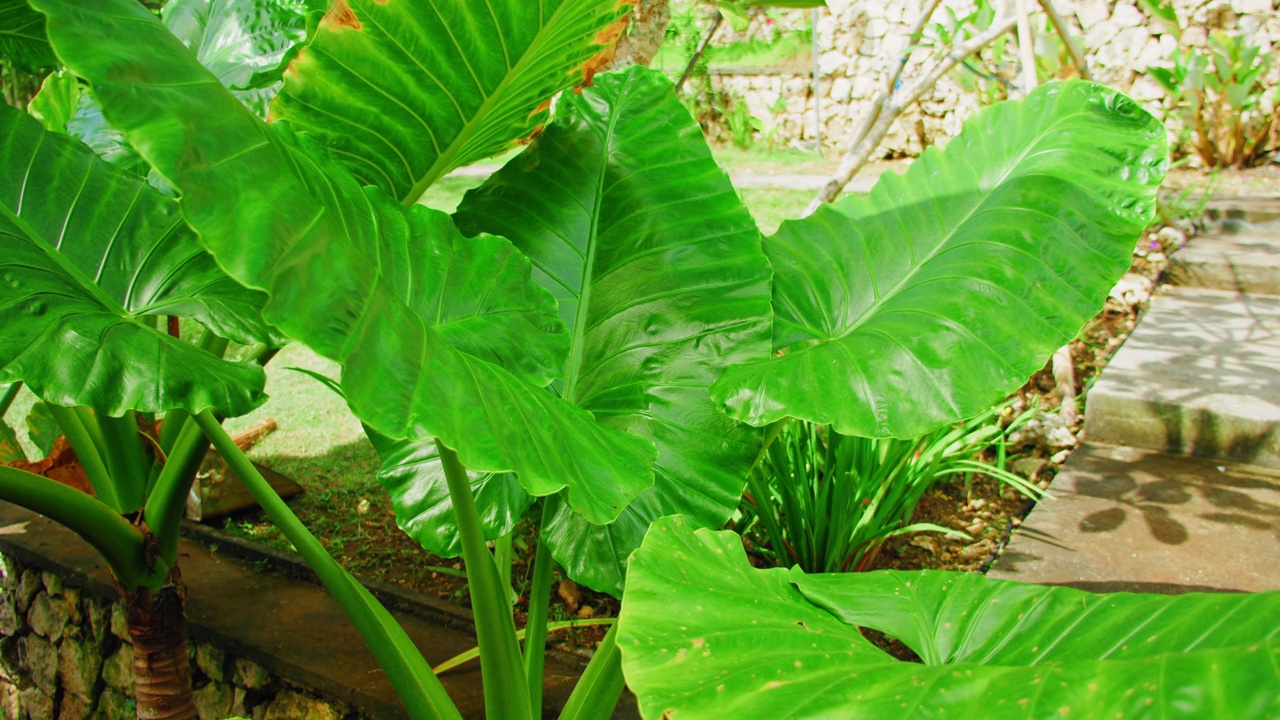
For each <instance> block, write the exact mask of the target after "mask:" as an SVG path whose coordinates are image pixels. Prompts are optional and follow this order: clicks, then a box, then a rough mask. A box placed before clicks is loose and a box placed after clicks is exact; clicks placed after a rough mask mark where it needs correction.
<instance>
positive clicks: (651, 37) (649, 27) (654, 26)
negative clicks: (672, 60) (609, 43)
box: [608, 0, 671, 70]
mask: <svg viewBox="0 0 1280 720" xmlns="http://www.w3.org/2000/svg"><path fill="white" fill-rule="evenodd" d="M667 3H668V0H640V2H638V3H636V5H635V7H634V8H633V9H632V10H631V27H630V28H629V29H628V30H627V34H626V35H624V36H623V37H622V39H621V40H619V41H618V49H617V52H616V53H615V54H614V57H613V62H612V63H611V64H610V66H609V68H608V69H609V70H621V69H623V68H625V67H629V66H631V65H648V64H649V61H650V60H653V56H654V55H656V54H657V53H658V47H659V46H661V45H662V40H663V38H665V37H666V34H667V24H668V23H670V22H671V8H669V7H667Z"/></svg>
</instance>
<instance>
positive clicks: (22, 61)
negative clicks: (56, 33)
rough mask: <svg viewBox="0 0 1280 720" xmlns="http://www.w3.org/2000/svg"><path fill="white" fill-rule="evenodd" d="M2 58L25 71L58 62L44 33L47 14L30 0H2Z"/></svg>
mask: <svg viewBox="0 0 1280 720" xmlns="http://www.w3.org/2000/svg"><path fill="white" fill-rule="evenodd" d="M0 58H4V59H6V60H8V61H9V62H11V63H13V65H14V66H15V67H17V68H18V69H19V70H21V71H23V72H35V71H36V70H39V69H41V68H50V67H53V66H55V65H57V64H58V58H56V57H54V54H53V50H52V49H51V48H50V47H49V41H48V40H47V39H46V38H45V34H44V16H42V15H41V14H40V13H38V12H36V11H35V10H32V9H31V6H29V5H27V0H0Z"/></svg>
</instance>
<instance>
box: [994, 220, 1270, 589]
mask: <svg viewBox="0 0 1280 720" xmlns="http://www.w3.org/2000/svg"><path fill="white" fill-rule="evenodd" d="M1210 214H1211V216H1212V217H1215V218H1217V219H1218V220H1219V222H1218V226H1217V227H1216V228H1215V229H1214V230H1213V231H1212V232H1209V233H1206V234H1205V235H1202V236H1200V237H1197V238H1195V239H1194V240H1192V241H1191V243H1189V244H1188V245H1187V247H1186V248H1184V249H1183V250H1182V251H1181V252H1179V254H1178V255H1176V256H1175V257H1174V258H1173V260H1174V267H1173V268H1172V269H1171V271H1170V273H1169V277H1170V280H1171V284H1170V285H1167V286H1165V287H1164V288H1162V289H1161V290H1160V292H1158V293H1157V294H1156V295H1155V296H1154V297H1153V298H1152V303H1151V308H1150V310H1149V311H1148V312H1147V314H1146V315H1145V316H1144V317H1143V318H1142V320H1141V322H1140V323H1139V324H1138V327H1137V329H1135V330H1134V332H1133V334H1132V335H1131V336H1130V337H1129V339H1128V341H1127V342H1126V343H1125V345H1124V347H1122V348H1121V349H1120V351H1119V352H1118V353H1117V354H1116V355H1115V357H1114V358H1112V360H1111V363H1110V364H1109V365H1108V366H1107V368H1106V370H1104V371H1103V373H1102V376H1101V378H1100V379H1099V381H1098V382H1097V383H1096V384H1095V385H1094V387H1093V388H1092V390H1091V391H1090V393H1089V396H1088V408H1087V413H1086V415H1085V427H1084V433H1083V439H1084V440H1085V442H1084V443H1083V445H1082V446H1081V447H1080V449H1078V450H1077V451H1076V452H1075V453H1073V454H1072V456H1071V457H1070V459H1068V460H1067V463H1066V465H1065V466H1064V467H1063V470H1062V472H1061V473H1060V474H1059V475H1058V477H1057V478H1056V479H1055V480H1054V482H1053V485H1052V486H1051V487H1050V489H1049V494H1048V495H1049V496H1048V498H1047V499H1046V500H1044V501H1043V502H1041V503H1040V504H1039V505H1038V506H1037V507H1036V509H1035V510H1034V511H1032V513H1031V515H1030V516H1029V517H1028V518H1027V520H1026V522H1024V523H1023V526H1022V530H1021V531H1020V532H1019V533H1018V534H1017V535H1016V536H1015V537H1014V540H1013V542H1011V543H1010V545H1009V547H1008V548H1007V549H1006V550H1005V552H1004V554H1003V555H1002V556H1001V557H1000V560H999V561H998V562H997V563H996V566H995V567H994V568H993V569H992V571H991V576H992V577H1002V578H1009V579H1016V580H1023V581H1027V582H1040V583H1053V584H1064V585H1074V586H1077V587H1084V588H1089V589H1097V590H1147V591H1157V592H1184V591H1189V590H1245V591H1256V590H1268V589H1280V562H1278V560H1280V200H1271V201H1267V200H1258V199H1247V200H1246V199H1238V200H1225V201H1224V200H1219V201H1216V202H1215V204H1214V206H1213V207H1212V208H1211V213H1210Z"/></svg>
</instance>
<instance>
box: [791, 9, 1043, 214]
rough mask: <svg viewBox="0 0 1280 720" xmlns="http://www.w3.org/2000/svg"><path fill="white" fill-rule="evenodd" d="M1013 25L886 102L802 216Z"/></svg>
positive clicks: (975, 42)
mask: <svg viewBox="0 0 1280 720" xmlns="http://www.w3.org/2000/svg"><path fill="white" fill-rule="evenodd" d="M1017 22H1018V21H1017V18H1015V17H1008V18H1005V19H1004V20H1001V21H998V22H996V23H995V24H993V25H992V26H991V28H989V29H988V30H987V31H986V32H985V33H983V34H981V35H979V36H977V37H975V38H973V39H971V40H970V41H969V42H966V43H964V44H962V45H960V46H958V47H956V48H955V49H954V50H952V51H951V52H950V53H948V54H947V55H946V57H943V58H941V59H940V60H938V62H937V63H936V64H934V66H933V67H932V68H931V69H930V70H929V72H928V73H926V74H925V76H924V77H922V78H921V79H920V80H918V81H917V82H916V83H915V84H914V85H912V86H911V87H910V88H908V89H906V90H904V91H903V92H902V95H901V98H898V97H896V96H895V97H893V98H891V99H889V100H886V101H885V102H884V109H883V111H881V112H880V113H879V115H878V117H877V120H876V122H875V123H874V125H872V127H871V128H870V129H869V130H868V131H867V132H866V134H865V135H864V136H863V137H861V138H859V139H858V140H857V142H855V143H854V144H853V145H851V146H850V147H849V150H848V152H847V153H846V154H845V156H844V158H843V159H841V161H840V168H839V169H838V170H837V171H836V174H835V176H834V177H833V178H831V180H830V181H828V182H827V184H826V185H825V186H823V188H822V190H821V191H819V192H818V196H817V197H815V198H814V199H813V201H812V202H810V203H809V206H808V207H807V208H805V211H804V214H805V215H811V214H812V213H813V211H815V210H817V209H818V208H819V207H821V206H822V204H823V203H829V202H831V201H832V200H834V199H836V196H837V195H839V194H840V192H841V191H842V190H844V188H845V186H846V185H848V184H849V181H850V180H852V179H853V176H854V175H856V174H857V172H858V171H859V170H861V169H862V168H863V166H864V165H866V164H867V160H868V159H870V157H871V153H873V152H875V149H876V148H877V147H879V146H880V141H882V140H884V136H885V135H887V134H888V133H889V128H891V127H893V123H894V121H895V120H897V119H898V116H899V115H901V114H902V111H903V110H904V109H906V108H908V107H910V106H911V105H912V103H915V102H916V101H918V100H919V99H920V98H921V97H922V96H923V95H924V94H925V93H926V92H928V91H929V89H931V88H932V87H933V86H934V85H937V84H938V80H940V79H941V78H942V76H943V75H946V74H947V73H948V72H950V71H951V69H952V68H954V67H955V66H956V65H959V64H960V63H961V62H962V61H963V60H964V59H965V58H967V57H969V56H970V55H972V54H974V53H976V52H978V51H979V50H981V49H982V48H984V47H986V46H987V45H990V44H991V43H992V41H994V40H995V39H996V38H998V37H1000V36H1001V35H1004V34H1005V33H1007V32H1009V31H1010V30H1011V29H1013V27H1014V25H1016V24H1017Z"/></svg>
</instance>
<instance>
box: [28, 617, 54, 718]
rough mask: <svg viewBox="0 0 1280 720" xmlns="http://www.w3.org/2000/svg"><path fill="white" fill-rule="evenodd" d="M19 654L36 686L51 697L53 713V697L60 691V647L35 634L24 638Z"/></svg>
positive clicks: (51, 711) (50, 709)
mask: <svg viewBox="0 0 1280 720" xmlns="http://www.w3.org/2000/svg"><path fill="white" fill-rule="evenodd" d="M21 643H22V644H21V645H20V646H19V656H20V657H21V658H22V665H23V667H25V668H26V670H27V672H28V673H29V674H30V677H31V681H32V682H34V683H35V684H36V687H38V688H40V689H41V690H43V691H45V693H47V694H48V695H49V697H50V701H49V702H50V707H49V713H50V714H52V713H53V707H52V703H53V700H52V697H53V695H54V693H56V692H57V691H58V649H57V648H56V647H54V646H53V644H52V643H50V642H49V641H47V640H42V639H40V638H39V637H37V636H35V635H27V636H25V637H23V638H22V641H21Z"/></svg>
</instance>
